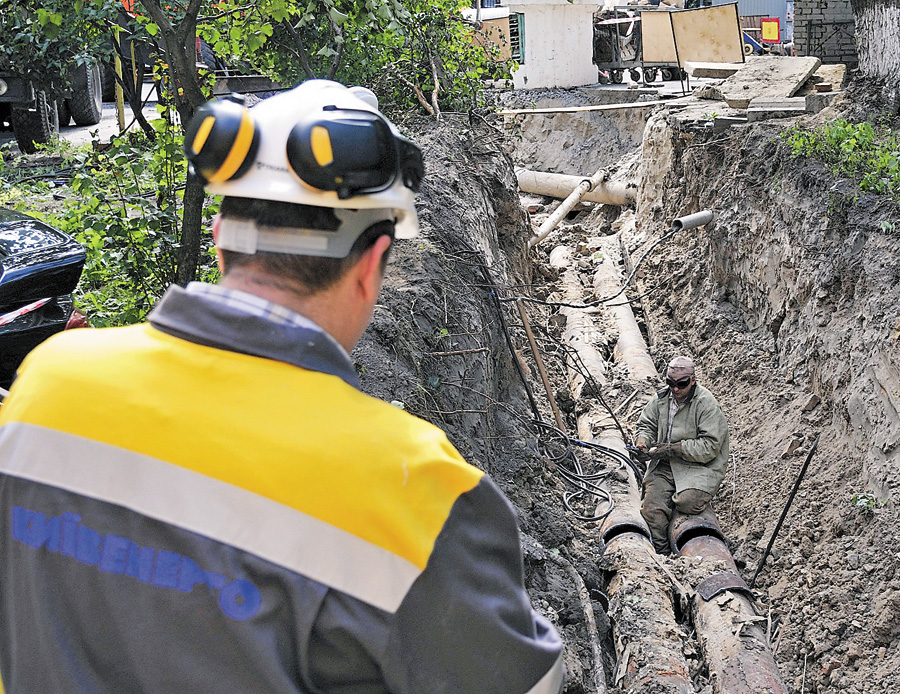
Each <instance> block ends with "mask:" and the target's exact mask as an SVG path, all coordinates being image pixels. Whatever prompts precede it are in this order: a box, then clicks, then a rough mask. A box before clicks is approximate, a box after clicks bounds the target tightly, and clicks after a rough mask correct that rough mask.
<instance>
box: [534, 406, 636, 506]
mask: <svg viewBox="0 0 900 694" xmlns="http://www.w3.org/2000/svg"><path fill="white" fill-rule="evenodd" d="M534 426H535V428H536V429H538V430H540V431H542V432H543V436H541V435H538V444H539V446H540V447H541V453H542V455H544V456H545V457H546V458H547V459H548V460H550V461H551V462H553V463H554V467H553V470H554V472H555V473H557V474H558V475H559V477H560V478H561V479H562V480H563V482H565V483H566V484H568V485H569V486H570V487H573V488H574V489H569V490H566V491H565V492H564V493H563V506H565V508H566V510H567V511H569V512H570V513H571V514H572V515H574V516H575V517H576V518H577V519H578V520H581V521H586V522H592V521H599V520H603V519H604V518H606V516H608V515H609V514H610V512H612V510H613V507H614V506H615V502H614V501H613V498H612V495H611V494H610V493H609V491H608V490H607V489H604V488H603V487H601V486H599V485H598V484H597V483H598V482H600V481H603V480H605V479H607V478H608V477H609V476H610V474H612V472H613V470H611V469H605V470H603V471H601V472H594V473H585V471H584V468H583V467H582V465H581V461H580V460H578V456H577V455H575V452H574V450H573V446H580V447H582V448H590V449H591V450H596V451H598V452H600V453H602V454H604V455H607V456H610V457H613V458H616V459H620V458H621V454H620V453H618V451H615V450H613V449H611V448H606V447H605V446H599V445H597V444H593V445H585V443H586V442H584V441H580V440H578V439H572V438H569V437H568V436H567V435H566V434H565V433H564V432H562V431H560V430H559V429H557V428H556V427H554V426H552V425H550V424H546V423H544V422H534ZM547 439H550V441H548V440H547ZM551 442H561V449H560V451H559V452H554V451H553V450H551V448H550V445H551ZM626 457H627V456H626ZM620 462H622V461H621V460H620ZM588 496H591V497H596V498H597V499H599V500H600V501H599V502H598V504H597V507H599V506H600V504H601V503H602V504H605V508H603V510H602V511H600V512H598V513H595V514H594V515H590V516H588V515H585V514H583V513H581V512H580V511H578V510H577V509H576V508H575V506H574V504H575V502H576V501H577V502H580V503H581V504H584V503H586V501H585V499H586V498H587V497H588Z"/></svg>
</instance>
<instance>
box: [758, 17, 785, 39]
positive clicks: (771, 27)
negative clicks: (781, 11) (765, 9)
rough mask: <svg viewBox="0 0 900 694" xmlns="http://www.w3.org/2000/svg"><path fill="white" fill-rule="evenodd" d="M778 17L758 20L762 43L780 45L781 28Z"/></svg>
mask: <svg viewBox="0 0 900 694" xmlns="http://www.w3.org/2000/svg"><path fill="white" fill-rule="evenodd" d="M779 24H780V20H779V19H778V17H766V18H763V19H760V20H759V26H760V29H761V33H762V42H763V43H780V42H781V27H780V26H779Z"/></svg>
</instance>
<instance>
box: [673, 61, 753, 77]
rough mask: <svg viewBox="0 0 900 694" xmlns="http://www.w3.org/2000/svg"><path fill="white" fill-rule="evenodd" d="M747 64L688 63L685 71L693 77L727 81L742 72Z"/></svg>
mask: <svg viewBox="0 0 900 694" xmlns="http://www.w3.org/2000/svg"><path fill="white" fill-rule="evenodd" d="M746 64H747V63H694V62H690V61H689V62H686V63H685V64H684V70H685V72H687V73H688V74H689V75H690V76H691V77H711V78H712V79H725V78H726V77H731V76H732V75H733V74H734V73H735V72H737V71H738V70H741V69H742V68H743V67H744V66H745V65H746Z"/></svg>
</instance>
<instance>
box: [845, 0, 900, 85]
mask: <svg viewBox="0 0 900 694" xmlns="http://www.w3.org/2000/svg"><path fill="white" fill-rule="evenodd" d="M851 5H852V7H853V15H854V18H855V20H856V50H857V51H858V52H859V69H860V72H862V73H863V74H864V75H865V76H867V77H873V78H876V79H884V80H886V81H889V82H896V81H897V80H898V78H900V2H896V1H894V0H852V1H851Z"/></svg>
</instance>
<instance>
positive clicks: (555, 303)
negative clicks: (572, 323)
mask: <svg viewBox="0 0 900 694" xmlns="http://www.w3.org/2000/svg"><path fill="white" fill-rule="evenodd" d="M680 231H681V229H673V230H672V231H670V232H669V233H668V234H663V235H662V236H660V237H659V238H658V239H657V240H656V241H654V242H653V243H652V244H651V245H650V248H648V249H647V250H646V251H644V253H643V254H642V255H641V257H640V258H639V259H638V261H637V262H636V263H635V264H634V269H633V270H632V271H631V274H630V275H628V278H627V279H626V280H625V283H624V284H623V285H622V286H621V288H620V289H619V291H617V292H616V293H615V294H611V295H610V296H606V297H603V298H602V299H595V300H594V301H588V302H585V303H583V304H572V303H568V302H566V301H546V300H544V299H535V298H533V297H530V296H513V297H507V298H505V299H501V300H500V301H503V302H507V301H526V302H529V303H532V304H540V305H541V306H559V307H564V308H593V307H595V306H599V305H600V304H605V303H606V302H607V301H612V300H613V299H615V298H616V297H618V296H621V295H622V294H623V293H624V292H625V290H626V289H627V288H628V285H629V284H631V280H633V279H634V276H635V275H636V274H637V271H638V268H640V266H641V263H643V262H644V260H645V259H646V258H647V256H648V255H650V251H652V250H653V249H654V248H656V247H657V246H658V245H659V244H661V243H662V242H663V241H667V240H668V239H670V238H672V236H674V235H675V234H677V233H678V232H680Z"/></svg>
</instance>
